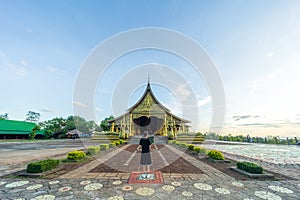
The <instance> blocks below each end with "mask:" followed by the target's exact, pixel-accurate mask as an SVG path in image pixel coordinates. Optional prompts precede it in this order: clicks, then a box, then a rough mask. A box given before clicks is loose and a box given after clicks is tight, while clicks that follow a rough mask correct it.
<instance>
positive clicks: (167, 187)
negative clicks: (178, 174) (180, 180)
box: [162, 185, 175, 191]
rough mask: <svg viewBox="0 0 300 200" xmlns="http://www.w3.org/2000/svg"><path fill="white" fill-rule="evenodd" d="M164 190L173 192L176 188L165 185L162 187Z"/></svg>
mask: <svg viewBox="0 0 300 200" xmlns="http://www.w3.org/2000/svg"><path fill="white" fill-rule="evenodd" d="M162 189H163V190H165V191H173V190H175V187H174V186H172V185H164V186H162Z"/></svg>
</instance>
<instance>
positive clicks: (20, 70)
mask: <svg viewBox="0 0 300 200" xmlns="http://www.w3.org/2000/svg"><path fill="white" fill-rule="evenodd" d="M14 71H15V74H16V75H17V76H26V74H27V71H26V68H25V67H17V68H15V70H14Z"/></svg>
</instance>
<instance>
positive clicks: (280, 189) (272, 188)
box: [268, 185, 294, 194]
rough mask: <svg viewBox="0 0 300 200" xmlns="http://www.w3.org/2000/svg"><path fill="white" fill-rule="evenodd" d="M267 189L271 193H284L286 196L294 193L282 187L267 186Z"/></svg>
mask: <svg viewBox="0 0 300 200" xmlns="http://www.w3.org/2000/svg"><path fill="white" fill-rule="evenodd" d="M268 188H270V189H271V190H273V191H276V192H281V193H286V194H292V193H294V191H292V190H290V189H288V188H284V187H280V186H275V185H269V186H268Z"/></svg>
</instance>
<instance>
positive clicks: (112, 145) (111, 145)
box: [108, 143, 116, 148]
mask: <svg viewBox="0 0 300 200" xmlns="http://www.w3.org/2000/svg"><path fill="white" fill-rule="evenodd" d="M108 145H109V148H113V147H115V146H116V144H115V143H109V144H108Z"/></svg>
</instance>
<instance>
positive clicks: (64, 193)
mask: <svg viewBox="0 0 300 200" xmlns="http://www.w3.org/2000/svg"><path fill="white" fill-rule="evenodd" d="M0 181H1V182H2V181H3V182H6V183H5V184H3V185H1V186H0V194H1V196H0V199H3V200H4V199H18V198H25V199H32V198H35V197H38V196H43V195H53V196H54V197H55V198H56V199H108V198H109V197H113V196H119V197H123V198H124V199H230V200H231V199H247V198H251V199H262V196H259V194H266V195H269V199H272V198H273V199H293V200H295V199H299V195H300V191H299V190H300V186H298V184H300V181H280V182H279V181H263V182H262V181H239V183H242V184H243V186H234V185H233V184H232V182H225V181H224V182H220V181H218V182H217V181H213V180H209V181H206V182H204V181H202V180H183V181H178V182H180V183H181V185H180V186H172V181H173V180H170V179H165V183H164V184H153V185H150V184H133V185H129V184H127V182H126V181H122V182H121V184H119V185H115V184H114V181H115V180H95V179H88V181H90V183H88V184H87V185H81V184H80V183H81V182H82V181H87V179H73V180H72V181H71V180H69V179H57V181H59V182H58V183H54V184H50V183H52V182H53V181H55V180H39V179H28V181H29V182H28V183H27V184H24V185H17V184H18V183H20V182H19V181H24V179H0ZM13 182H15V185H16V186H15V187H12V184H11V183H13ZM117 183H118V182H117ZM195 183H202V184H203V185H204V186H203V187H199V188H198V187H196V186H195ZM204 183H205V184H204ZM36 184H42V185H43V186H42V187H40V188H38V189H34V190H28V189H27V188H28V187H29V186H33V185H36ZM92 184H94V186H97V185H95V184H98V185H100V187H98V188H97V187H90V188H92V190H87V187H86V186H90V185H92ZM165 185H168V187H165V188H163V186H165ZM124 186H131V187H132V190H129V191H125V190H123V189H122V188H124ZM169 186H172V187H169ZM270 186H279V188H277V187H274V188H275V189H278V191H274V190H272V189H270ZM62 188H65V190H63V189H62ZM141 188H146V189H144V190H142V189H141ZM147 188H149V189H147ZM170 188H171V189H170ZM274 188H273V189H274ZM93 189H94V190H93ZM151 189H152V190H153V191H154V193H153V194H150V193H148V196H147V192H149V191H150V190H151ZM139 190H141V191H145V193H144V195H145V196H141V195H140V194H138V191H139ZM148 190H149V191H148ZM150 192H151V191H150Z"/></svg>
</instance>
